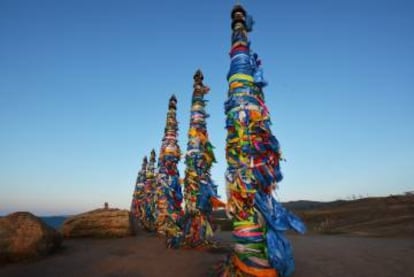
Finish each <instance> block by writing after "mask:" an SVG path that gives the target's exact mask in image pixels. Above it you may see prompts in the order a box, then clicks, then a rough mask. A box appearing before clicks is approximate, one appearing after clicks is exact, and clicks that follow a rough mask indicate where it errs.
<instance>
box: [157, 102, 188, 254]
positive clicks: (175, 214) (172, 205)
mask: <svg viewBox="0 0 414 277" xmlns="http://www.w3.org/2000/svg"><path fill="white" fill-rule="evenodd" d="M176 113H177V98H176V97H175V96H174V95H173V96H171V98H170V100H169V103H168V113H167V122H166V125H165V130H164V137H163V139H162V143H161V150H160V155H159V159H158V188H157V197H158V201H157V205H158V208H159V212H158V217H157V223H156V226H157V230H158V232H159V233H161V234H165V235H166V236H167V246H168V247H172V248H176V247H178V246H179V243H180V237H181V234H182V232H181V226H180V220H181V218H182V216H183V210H182V207H181V203H182V200H183V196H182V192H181V184H180V180H179V177H180V175H179V172H178V168H177V164H178V162H179V161H180V157H181V151H180V147H179V145H178V139H177V135H178V134H177V132H178V122H177V115H176Z"/></svg>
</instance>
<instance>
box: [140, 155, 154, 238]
mask: <svg viewBox="0 0 414 277" xmlns="http://www.w3.org/2000/svg"><path fill="white" fill-rule="evenodd" d="M155 162H156V155H155V151H154V150H152V151H151V155H150V160H149V163H148V166H147V171H146V180H145V185H144V197H143V198H144V200H143V202H144V205H143V215H142V224H143V226H144V228H145V229H146V230H147V231H149V232H154V231H155V219H156V207H155V203H154V196H155V191H154V188H155V185H156V173H155Z"/></svg>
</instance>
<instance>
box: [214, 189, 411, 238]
mask: <svg viewBox="0 0 414 277" xmlns="http://www.w3.org/2000/svg"><path fill="white" fill-rule="evenodd" d="M282 204H283V206H284V207H285V208H287V209H288V210H290V211H292V212H293V213H295V214H296V215H298V216H299V217H300V218H302V220H303V221H304V222H305V224H306V226H307V228H308V231H309V233H323V234H354V235H365V236H387V237H394V236H403V237H414V195H397V196H388V197H368V198H362V199H356V200H336V201H331V202H319V201H307V200H300V201H291V202H286V203H282ZM213 216H214V218H215V223H216V224H218V225H220V226H221V228H222V230H231V229H232V224H231V221H230V220H228V219H226V215H225V212H224V210H219V211H216V212H214V214H213Z"/></svg>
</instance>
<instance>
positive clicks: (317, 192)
mask: <svg viewBox="0 0 414 277" xmlns="http://www.w3.org/2000/svg"><path fill="white" fill-rule="evenodd" d="M234 3H235V1H230V0H229V1H223V0H211V1H190V0H181V1H180V0H177V1H167V0H165V1H157V0H154V1H132V0H128V1H126V0H125V1H115V0H99V1H98V0H82V1H80V0H75V1H63V0H62V1H53V0H32V1H29V0H2V1H0V170H1V174H0V215H2V214H7V213H9V212H12V211H16V210H29V211H32V212H34V213H35V214H37V215H57V214H73V213H78V212H83V211H85V210H89V209H94V208H97V207H100V206H102V205H103V203H104V202H105V201H108V202H109V204H110V206H115V207H119V208H129V205H130V201H131V194H132V191H133V188H134V182H135V178H136V175H137V172H138V169H139V168H140V167H141V161H142V158H143V156H144V155H147V154H149V152H150V151H151V149H152V148H155V150H156V152H157V154H158V152H159V148H160V144H161V139H162V135H163V130H164V124H165V117H166V112H167V105H168V98H169V97H170V95H171V94H172V93H175V94H176V96H177V98H178V120H179V122H180V126H179V128H180V131H179V133H180V137H179V139H180V141H179V142H180V146H181V149H182V151H183V152H185V149H186V144H187V130H188V124H189V116H190V114H189V109H190V104H191V94H192V76H193V74H194V72H195V70H196V69H197V68H201V69H202V70H203V72H204V76H205V79H204V81H205V84H206V85H208V86H209V87H210V88H211V91H210V93H209V94H208V95H207V97H206V98H207V99H208V100H209V102H208V104H207V111H208V113H209V114H210V115H211V116H210V118H209V119H208V122H207V125H208V132H209V135H210V140H211V142H212V143H213V144H214V145H215V146H216V149H215V154H216V157H217V160H218V163H217V164H215V165H214V167H213V170H212V175H213V179H214V180H215V181H216V183H217V184H218V185H219V193H220V194H221V195H222V196H223V197H224V194H225V192H224V191H225V184H224V171H225V169H226V161H225V152H224V148H225V137H226V131H225V129H224V126H225V115H224V107H223V106H224V101H225V99H226V93H227V82H226V74H227V70H228V68H229V62H230V61H229V57H228V52H229V49H230V34H231V30H230V11H231V8H232V6H233V4H234ZM241 3H242V4H243V5H244V6H245V8H246V9H247V11H248V12H249V13H250V14H251V15H252V16H253V17H254V19H255V22H256V24H255V25H254V28H253V32H252V33H251V34H250V39H251V41H252V49H253V50H254V51H255V52H257V53H258V54H259V56H260V57H261V59H262V61H263V69H264V77H265V79H266V80H267V81H268V82H269V85H268V86H267V87H266V88H265V89H264V92H265V97H266V104H267V106H268V108H269V110H270V112H271V118H272V122H273V125H272V131H273V134H275V135H276V137H277V138H278V139H279V141H280V143H281V147H282V151H283V153H284V156H285V158H286V159H287V162H283V163H282V172H283V175H284V180H283V181H282V182H281V183H280V184H279V189H278V190H277V197H278V199H279V200H280V201H290V200H299V199H308V200H322V201H329V200H335V199H340V198H342V199H345V198H348V197H351V196H352V195H357V196H358V195H363V196H367V195H368V196H383V195H389V194H399V193H404V192H405V191H411V190H414V181H413V180H414V170H413V168H414V146H413V142H414V124H413V123H414V89H413V88H414V77H413V76H414V51H413V49H414V33H413V32H414V31H413V30H414V17H413V14H414V3H413V2H412V1H408V0H407V1H404V0H364V1H360V0H358V1H357V0H347V1H343V0H338V1H328V0H325V1H322V0H315V1H307V0H291V1H270V0H269V1H257V0H256V1H253V0H244V1H241ZM179 168H180V172H181V177H183V176H184V165H183V160H182V162H181V164H180V167H179Z"/></svg>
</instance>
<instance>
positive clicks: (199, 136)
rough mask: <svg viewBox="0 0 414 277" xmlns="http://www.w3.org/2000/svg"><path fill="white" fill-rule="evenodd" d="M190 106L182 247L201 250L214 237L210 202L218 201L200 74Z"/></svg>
mask: <svg viewBox="0 0 414 277" xmlns="http://www.w3.org/2000/svg"><path fill="white" fill-rule="evenodd" d="M193 79H194V85H193V88H194V90H193V96H192V103H191V118H190V129H189V131H188V144H187V153H186V157H185V163H186V171H185V178H184V199H185V216H184V220H183V235H184V237H183V241H182V243H183V246H185V247H200V246H204V245H207V244H208V239H209V238H211V237H212V236H213V230H212V224H211V212H212V209H213V207H212V203H211V201H210V200H211V199H212V198H213V197H217V186H216V185H215V184H214V183H213V181H212V180H211V176H210V169H211V166H212V164H213V163H214V162H216V160H215V157H214V153H213V146H212V144H211V143H210V141H209V138H208V133H207V124H206V118H208V114H207V113H206V111H205V106H206V102H207V100H205V99H204V95H205V94H207V93H208V91H209V88H208V87H207V86H205V85H204V84H203V79H204V76H203V73H202V72H201V71H200V70H197V72H196V73H195V74H194V77H193Z"/></svg>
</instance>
